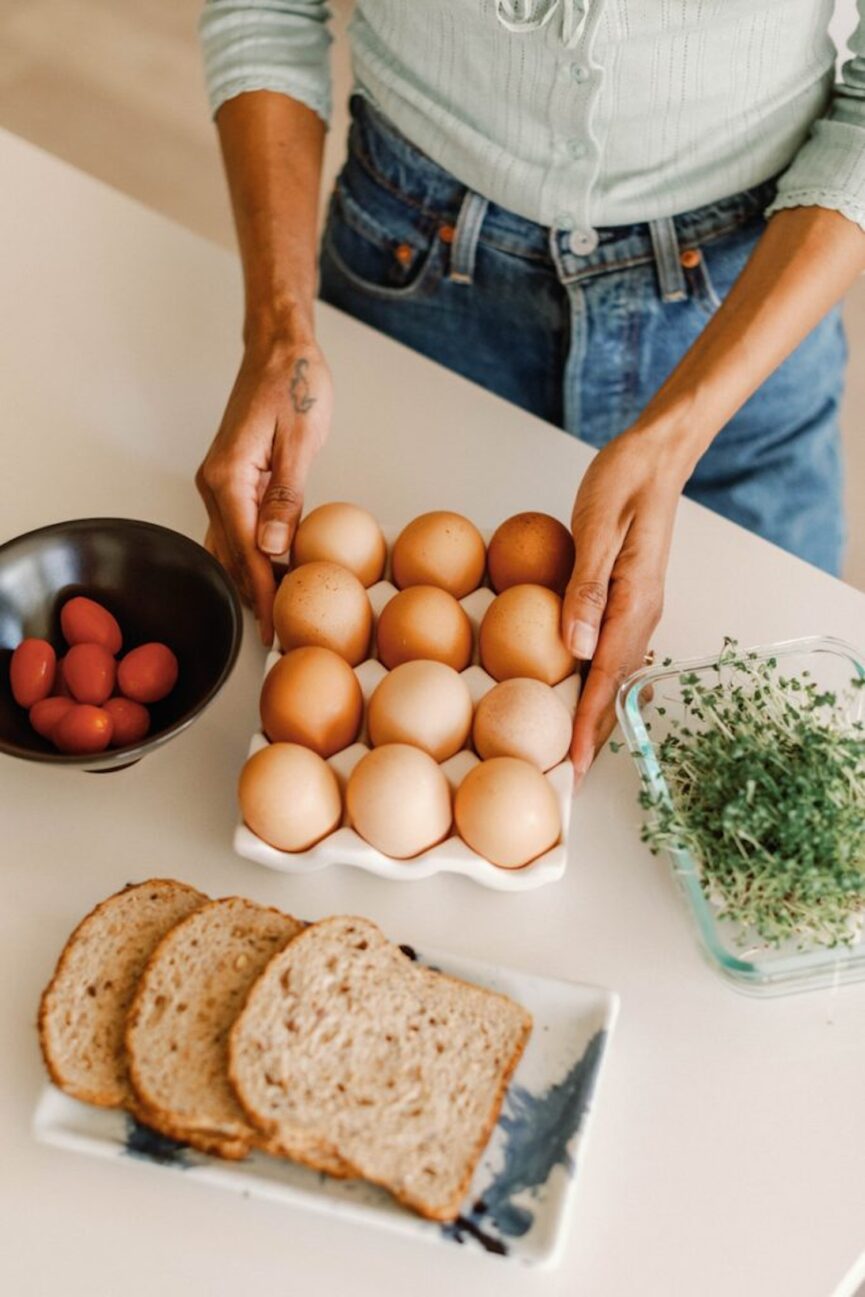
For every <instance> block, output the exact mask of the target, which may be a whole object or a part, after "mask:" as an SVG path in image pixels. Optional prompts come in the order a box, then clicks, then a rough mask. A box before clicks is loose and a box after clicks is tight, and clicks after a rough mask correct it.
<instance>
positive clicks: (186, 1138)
mask: <svg viewBox="0 0 865 1297" xmlns="http://www.w3.org/2000/svg"><path fill="white" fill-rule="evenodd" d="M226 902H235V903H238V904H240V905H242V906H243V907H249V909H254V910H256V911H265V912H266V913H268V914H272V915H276V916H278V917H279V918H280V919H288V920H291V921H293V922H295V923H297V924H300V925H302V927H305V926H306V924H305V921H304V920H302V919H295V918H294V916H293V915H290V914H286V913H285V912H284V911H282V910H279V909H277V908H276V906H273V905H259V904H257V903H256V902H253V901H250V900H248V899H247V898H246V897H243V896H225V897H220V898H219V899H218V900H215V901H210V902H208V903H207V904H206V905H204V906H201V907H200V908H199V909H198V910H195V911H194V912H193V913H192V914H190V915H188V916H187V917H186V918H185V919H181V921H180V923H177V924H175V926H174V927H173V928H171V929H170V931H169V932H167V933H166V934H165V936H164V937H163V938H162V940H161V941H160V942H159V943H158V945H157V946H155V947H154V949H153V951H152V953H151V955H150V958H149V959H148V961H147V963H146V964H145V966H144V968H143V970H142V973H141V977H140V978H139V980H138V985H137V987H136V990H135V994H134V996H133V998H132V1002H131V1004H130V1006H129V1011H128V1013H127V1016H126V1026H125V1030H124V1043H125V1047H126V1059H127V1068H128V1072H129V1080H130V1084H131V1087H132V1092H133V1095H134V1097H135V1100H136V1102H137V1104H138V1105H139V1108H140V1111H141V1113H142V1117H141V1118H140V1120H143V1121H144V1123H145V1125H149V1126H151V1127H152V1128H153V1129H154V1130H157V1131H159V1132H160V1134H162V1135H167V1136H168V1137H169V1139H176V1140H178V1141H180V1142H182V1143H185V1144H189V1145H190V1146H191V1147H192V1148H195V1149H198V1150H199V1151H200V1152H202V1153H208V1154H210V1155H211V1156H213V1157H219V1158H223V1159H225V1160H228V1161H238V1162H239V1161H243V1159H244V1158H246V1157H248V1156H249V1154H250V1153H251V1152H252V1151H253V1149H255V1148H258V1149H261V1150H262V1151H264V1152H271V1151H272V1150H271V1149H270V1148H269V1147H268V1141H267V1140H263V1139H262V1138H261V1136H260V1134H259V1132H258V1129H257V1127H255V1126H254V1125H252V1123H250V1127H251V1128H250V1129H249V1130H248V1131H227V1130H219V1129H213V1128H210V1127H200V1126H195V1125H187V1124H185V1123H183V1122H182V1121H179V1120H178V1119H177V1116H176V1114H175V1113H174V1112H173V1111H172V1110H171V1109H170V1108H166V1107H165V1106H164V1105H163V1104H161V1103H160V1102H159V1101H158V1100H157V1099H156V1098H155V1097H154V1095H153V1094H152V1093H151V1092H150V1091H149V1090H148V1086H147V1083H146V1081H145V1079H144V1077H143V1076H142V1074H141V1070H140V1068H139V1066H138V1060H137V1058H136V1054H135V1049H134V1046H133V1044H132V1036H133V1033H134V1031H135V1029H136V1027H137V1026H138V1025H139V1023H140V1020H141V1014H142V1012H143V1011H144V1007H145V1003H146V999H147V996H148V995H149V993H150V987H149V985H148V982H149V975H150V974H151V973H152V971H153V969H154V968H157V967H158V965H159V963H160V962H161V959H162V956H163V954H164V953H165V951H166V949H167V948H168V947H169V946H171V945H172V944H174V943H175V942H176V941H177V939H178V934H181V935H182V929H183V928H185V927H186V926H187V925H191V924H192V923H193V921H195V922H196V923H198V922H200V920H201V916H202V914H203V913H204V912H206V911H207V910H208V909H211V908H213V907H215V906H224V905H225V904H226ZM298 935H300V934H299V933H297V934H295V936H294V937H288V938H287V940H286V945H287V944H290V942H291V941H293V940H296V937H297V936H298ZM284 948H285V947H284V946H283V947H282V949H284ZM242 1009H243V1006H241V1010H240V1011H241V1012H242ZM232 1088H233V1087H232ZM244 1111H245V1110H244ZM320 1169H321V1170H323V1171H326V1172H328V1173H329V1174H331V1175H335V1176H337V1177H340V1178H342V1177H345V1176H346V1175H347V1174H348V1171H347V1170H346V1168H345V1164H344V1163H343V1161H342V1160H341V1159H338V1158H335V1159H333V1160H332V1161H327V1162H326V1164H323V1165H322V1166H321V1167H320Z"/></svg>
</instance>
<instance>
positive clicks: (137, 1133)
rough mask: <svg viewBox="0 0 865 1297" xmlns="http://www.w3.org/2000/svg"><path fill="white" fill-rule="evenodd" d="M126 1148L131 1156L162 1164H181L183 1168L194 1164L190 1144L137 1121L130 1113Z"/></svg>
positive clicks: (127, 1117) (127, 1122)
mask: <svg viewBox="0 0 865 1297" xmlns="http://www.w3.org/2000/svg"><path fill="white" fill-rule="evenodd" d="M124 1149H125V1152H126V1153H127V1154H128V1156H129V1157H140V1158H145V1159H146V1160H147V1161H149V1162H158V1163H159V1165H160V1166H179V1167H180V1168H181V1169H182V1170H186V1169H187V1168H188V1167H190V1166H192V1163H191V1162H190V1160H189V1157H188V1153H189V1145H188V1144H183V1143H182V1142H181V1141H180V1140H178V1139H171V1138H170V1136H168V1135H161V1134H160V1133H159V1131H158V1130H153V1129H151V1127H150V1126H145V1125H144V1123H143V1122H140V1121H136V1120H135V1118H134V1117H133V1116H131V1115H130V1114H129V1113H127V1114H126V1139H125V1140H124Z"/></svg>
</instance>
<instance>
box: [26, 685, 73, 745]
mask: <svg viewBox="0 0 865 1297" xmlns="http://www.w3.org/2000/svg"><path fill="white" fill-rule="evenodd" d="M74 706H75V703H74V702H73V700H72V699H71V698H62V697H61V696H60V695H59V694H55V695H54V696H53V697H51V698H40V700H39V702H38V703H34V704H33V706H32V707H31V708H30V724H31V725H32V726H33V728H34V730H35V731H36V733H37V734H41V735H42V737H43V739H50V738H51V733H52V731H53V729H54V726H55V725H56V724H57V722H58V721H59V720H60V719H61V717H63V716H65V715H66V713H67V712H68V711H69V708H70V707H74Z"/></svg>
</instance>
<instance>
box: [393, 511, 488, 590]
mask: <svg viewBox="0 0 865 1297" xmlns="http://www.w3.org/2000/svg"><path fill="white" fill-rule="evenodd" d="M485 562H486V548H485V546H484V541H483V537H482V536H481V534H480V532H479V531H478V529H477V527H476V526H475V525H474V523H473V522H469V520H468V518H464V517H463V516H462V514H459V513H449V512H447V511H446V510H441V509H440V510H436V511H434V512H432V513H424V514H421V516H420V517H419V518H415V519H414V521H413V522H410V523H409V524H408V526H407V527H404V528H403V530H402V531H401V532H400V534H399V536H398V537H397V539H396V541H395V543H394V547H393V554H392V555H391V566H392V571H393V581H394V585H396V586H398V587H399V589H400V590H404V589H406V587H408V586H412V585H437V586H439V587H440V588H441V589H442V590H447V591H448V593H449V594H452V595H453V596H454V598H455V599H462V598H464V596H465V595H467V594H471V592H472V590H477V588H478V586H479V585H480V583H481V581H482V580H483V575H484V564H485Z"/></svg>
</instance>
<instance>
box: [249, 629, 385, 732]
mask: <svg viewBox="0 0 865 1297" xmlns="http://www.w3.org/2000/svg"><path fill="white" fill-rule="evenodd" d="M362 716H363V694H362V692H361V688H360V684H359V683H358V679H357V676H356V675H355V674H354V672H353V671H352V669H351V667H350V666H349V665H348V663H347V662H346V661H345V659H344V658H341V657H340V656H339V654H338V653H334V651H333V649H326V648H319V647H311V646H310V647H307V648H297V649H292V650H291V652H290V653H286V654H285V655H284V656H283V657H281V658H280V659H279V661H278V662H275V663H274V664H273V666H272V667H271V668H270V670H269V671H268V673H267V676H266V678H265V681H264V686H263V688H262V690H261V727H262V729H263V730H264V732H265V734H266V735H267V737H268V738H269V739H271V740H272V741H273V742H274V743H277V742H282V743H302V744H303V746H304V747H307V748H312V750H313V752H317V753H318V755H319V756H320V757H332V756H333V754H334V753H335V752H341V751H342V749H343V748H347V747H348V746H349V744H350V743H353V742H354V741H355V739H356V738H357V732H358V730H359V729H360V722H361V718H362Z"/></svg>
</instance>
